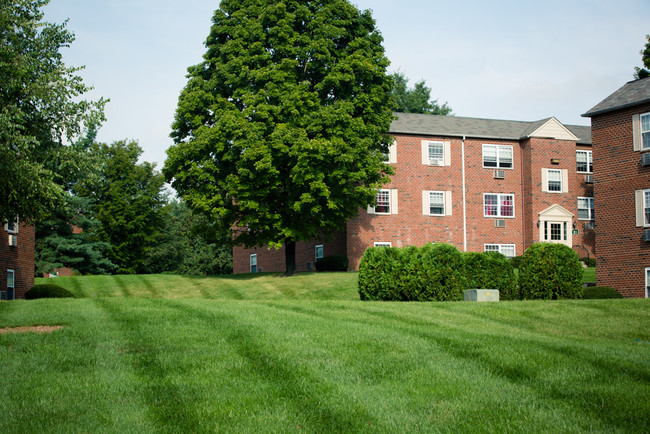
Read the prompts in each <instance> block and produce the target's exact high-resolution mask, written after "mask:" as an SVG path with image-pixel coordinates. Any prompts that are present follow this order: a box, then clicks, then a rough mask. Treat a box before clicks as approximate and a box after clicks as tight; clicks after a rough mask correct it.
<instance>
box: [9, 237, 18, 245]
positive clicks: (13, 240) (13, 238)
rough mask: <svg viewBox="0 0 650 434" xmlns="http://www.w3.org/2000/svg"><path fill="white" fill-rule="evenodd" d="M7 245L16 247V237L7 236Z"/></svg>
mask: <svg viewBox="0 0 650 434" xmlns="http://www.w3.org/2000/svg"><path fill="white" fill-rule="evenodd" d="M9 245H10V246H12V247H16V246H17V245H18V237H17V236H15V235H9Z"/></svg>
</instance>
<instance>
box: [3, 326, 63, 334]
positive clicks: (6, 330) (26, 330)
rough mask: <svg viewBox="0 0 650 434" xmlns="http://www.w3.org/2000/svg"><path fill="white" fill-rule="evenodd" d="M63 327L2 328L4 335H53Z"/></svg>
mask: <svg viewBox="0 0 650 434" xmlns="http://www.w3.org/2000/svg"><path fill="white" fill-rule="evenodd" d="M62 328H63V326H31V327H4V328H2V327H0V334H2V333H52V332H53V331H55V330H59V329H62Z"/></svg>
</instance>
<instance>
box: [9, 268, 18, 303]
mask: <svg viewBox="0 0 650 434" xmlns="http://www.w3.org/2000/svg"><path fill="white" fill-rule="evenodd" d="M15 288H16V273H15V272H14V270H7V293H8V294H9V295H8V298H9V299H10V300H13V298H14V297H15V292H14V291H15Z"/></svg>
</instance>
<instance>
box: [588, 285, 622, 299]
mask: <svg viewBox="0 0 650 434" xmlns="http://www.w3.org/2000/svg"><path fill="white" fill-rule="evenodd" d="M582 298H584V299H585V300H594V299H607V298H623V296H622V295H621V293H620V292H618V291H617V290H615V289H614V288H610V287H609V286H588V287H586V288H583V289H582Z"/></svg>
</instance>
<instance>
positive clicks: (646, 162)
mask: <svg viewBox="0 0 650 434" xmlns="http://www.w3.org/2000/svg"><path fill="white" fill-rule="evenodd" d="M641 165H642V166H650V153H646V154H641Z"/></svg>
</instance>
